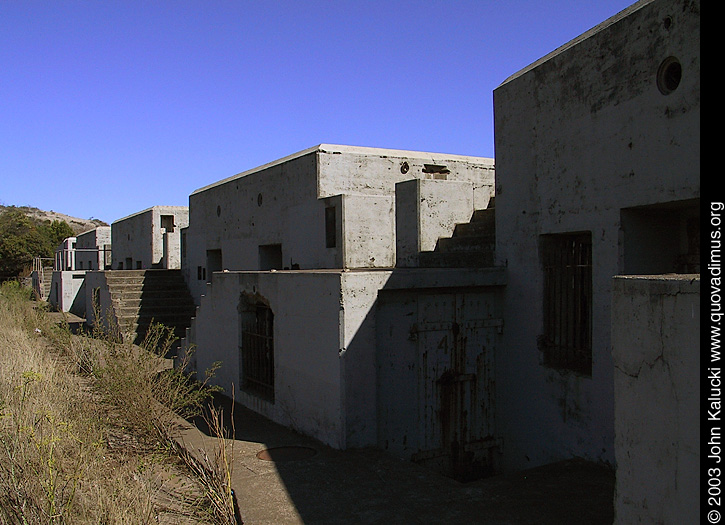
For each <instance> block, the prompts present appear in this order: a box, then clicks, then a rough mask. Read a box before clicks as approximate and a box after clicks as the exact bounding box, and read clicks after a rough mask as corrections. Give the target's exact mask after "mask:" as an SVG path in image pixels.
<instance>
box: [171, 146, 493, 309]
mask: <svg viewBox="0 0 725 525" xmlns="http://www.w3.org/2000/svg"><path fill="white" fill-rule="evenodd" d="M435 170H438V171H441V170H442V171H445V173H433V172H432V171H435ZM443 177H445V178H447V179H448V180H451V179H454V180H465V181H467V182H468V183H470V185H471V186H472V187H473V188H474V195H478V197H477V198H478V200H479V201H481V202H482V203H483V204H482V207H485V203H487V202H488V198H489V197H490V194H491V191H492V187H493V161H492V160H491V159H482V158H476V157H464V156H456V155H438V154H433V153H422V152H407V151H398V150H385V149H377V148H356V147H349V146H333V145H327V144H324V145H320V146H317V147H314V148H310V149H308V150H304V151H301V152H299V153H296V154H294V155H290V156H289V157H285V158H283V159H280V160H278V161H275V162H272V163H270V164H267V165H264V166H261V167H259V168H256V169H253V170H249V171H247V172H244V173H241V174H239V175H236V176H234V177H231V178H228V179H225V180H222V181H220V182H218V183H215V184H212V185H210V186H206V187H204V188H201V189H199V190H197V191H195V192H194V193H193V194H192V195H191V196H190V197H189V206H190V227H189V228H188V229H187V231H186V232H185V234H184V239H185V246H184V248H183V250H184V253H185V263H184V264H185V268H184V269H185V274H186V277H187V280H188V284H189V288H190V289H191V291H192V295H193V296H194V297H195V300H196V301H197V302H198V301H199V299H200V297H201V295H203V294H204V287H205V283H206V282H207V281H208V280H209V279H210V276H211V273H213V271H216V270H220V269H228V270H232V271H237V270H244V271H250V270H252V271H254V270H260V269H262V270H264V269H268V268H262V266H263V264H262V261H263V259H264V257H263V256H262V255H261V251H260V247H265V248H264V249H265V250H266V249H269V250H277V251H278V252H279V253H278V255H277V259H278V260H279V261H280V263H281V264H280V268H279V269H284V268H288V269H293V268H299V269H303V270H304V269H319V268H390V267H393V266H394V265H395V201H394V196H395V183H396V182H399V181H402V180H408V179H413V178H428V179H434V178H443ZM326 208H335V209H334V215H335V217H336V221H335V224H334V227H335V229H336V242H335V243H334V246H330V243H329V242H328V239H327V237H326V226H327V223H326V213H327V212H326Z"/></svg>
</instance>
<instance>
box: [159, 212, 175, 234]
mask: <svg viewBox="0 0 725 525" xmlns="http://www.w3.org/2000/svg"><path fill="white" fill-rule="evenodd" d="M174 226H175V225H174V216H173V215H162V216H161V227H162V228H163V229H165V230H166V233H172V232H173V231H174Z"/></svg>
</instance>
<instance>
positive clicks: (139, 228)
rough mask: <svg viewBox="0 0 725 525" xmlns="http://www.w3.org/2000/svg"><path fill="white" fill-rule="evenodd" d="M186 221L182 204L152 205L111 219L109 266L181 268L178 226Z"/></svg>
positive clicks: (186, 224)
mask: <svg viewBox="0 0 725 525" xmlns="http://www.w3.org/2000/svg"><path fill="white" fill-rule="evenodd" d="M167 217H171V218H172V219H170V222H169V223H167V222H166V221H165V218H167ZM188 225H189V208H188V207H186V206H154V207H152V208H148V209H146V210H143V211H140V212H138V213H134V214H133V215H129V216H128V217H124V218H123V219H119V220H117V221H115V222H113V224H111V238H112V239H113V258H112V259H113V264H112V266H113V269H114V270H119V269H124V270H141V269H143V270H148V269H151V268H165V269H168V270H171V269H179V268H181V230H182V229H184V228H186V227H187V226H188Z"/></svg>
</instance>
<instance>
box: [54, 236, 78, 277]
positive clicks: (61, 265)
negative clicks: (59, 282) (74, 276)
mask: <svg viewBox="0 0 725 525" xmlns="http://www.w3.org/2000/svg"><path fill="white" fill-rule="evenodd" d="M75 269H76V238H75V237H68V238H66V239H63V242H61V243H60V245H59V246H58V247H57V248H56V249H55V259H54V262H53V270H55V271H59V272H64V271H69V270H75Z"/></svg>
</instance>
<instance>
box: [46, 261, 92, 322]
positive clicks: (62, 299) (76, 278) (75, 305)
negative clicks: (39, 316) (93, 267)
mask: <svg viewBox="0 0 725 525" xmlns="http://www.w3.org/2000/svg"><path fill="white" fill-rule="evenodd" d="M85 274H86V272H85V271H55V272H53V277H52V280H51V285H50V293H49V295H48V302H49V303H50V304H51V305H52V306H53V307H54V308H57V309H58V310H60V311H63V312H72V313H73V314H75V315H78V316H80V317H85V316H86V291H85Z"/></svg>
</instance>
